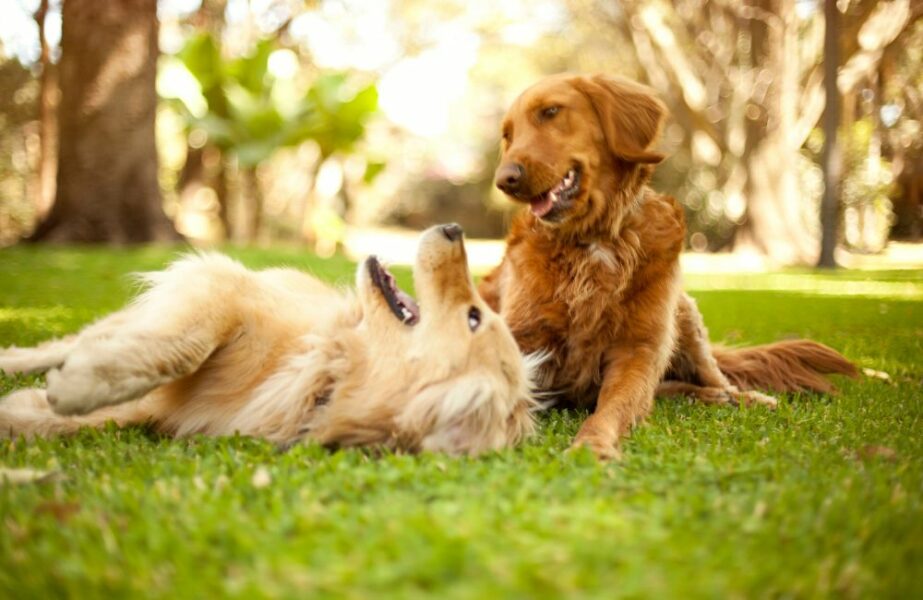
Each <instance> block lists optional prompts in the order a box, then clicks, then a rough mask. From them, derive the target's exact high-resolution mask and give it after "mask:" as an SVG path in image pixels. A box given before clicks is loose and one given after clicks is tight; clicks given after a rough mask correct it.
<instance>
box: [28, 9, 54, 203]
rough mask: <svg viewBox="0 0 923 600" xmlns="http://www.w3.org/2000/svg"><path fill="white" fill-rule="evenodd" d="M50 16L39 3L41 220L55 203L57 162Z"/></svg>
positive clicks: (38, 199)
mask: <svg viewBox="0 0 923 600" xmlns="http://www.w3.org/2000/svg"><path fill="white" fill-rule="evenodd" d="M47 16H48V0H41V2H39V6H38V10H37V11H36V12H35V23H36V24H37V25H38V37H39V47H40V48H41V54H40V55H39V64H40V65H41V68H42V72H41V75H39V106H38V111H39V118H38V120H39V157H38V168H37V169H36V178H37V183H38V185H36V186H35V189H36V195H35V199H34V202H35V214H36V217H37V218H38V220H42V219H44V218H45V217H47V216H48V211H50V210H51V205H52V203H53V202H54V193H55V187H54V186H55V171H56V169H57V166H58V163H57V158H58V140H57V133H58V132H57V112H56V111H57V103H58V79H57V73H56V71H55V66H54V64H53V63H52V62H51V49H50V48H49V47H48V41H47V39H46V36H45V31H46V28H45V19H46V17H47Z"/></svg>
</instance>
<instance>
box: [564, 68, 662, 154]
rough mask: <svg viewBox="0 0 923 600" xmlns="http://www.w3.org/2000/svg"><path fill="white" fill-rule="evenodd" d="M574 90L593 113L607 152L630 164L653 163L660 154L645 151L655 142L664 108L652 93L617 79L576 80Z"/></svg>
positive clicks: (591, 78)
mask: <svg viewBox="0 0 923 600" xmlns="http://www.w3.org/2000/svg"><path fill="white" fill-rule="evenodd" d="M573 85H574V87H576V88H577V89H578V90H579V91H580V92H582V93H583V94H584V95H585V96H586V97H587V98H588V99H589V100H590V103H591V104H592V105H593V108H594V109H595V110H596V116H597V117H598V118H599V123H600V125H601V126H602V129H603V133H604V134H605V136H606V144H607V145H608V146H609V151H610V152H611V153H612V154H613V155H615V156H617V157H618V158H620V159H622V160H624V161H626V162H630V163H644V164H656V163H659V162H660V161H662V160H663V159H664V155H663V154H661V153H659V152H653V151H651V150H648V148H649V147H650V146H651V144H653V143H654V142H655V141H656V140H657V136H658V135H659V134H660V127H661V125H662V124H663V121H664V118H665V117H666V116H667V107H666V105H664V103H663V102H661V101H660V100H659V99H658V98H657V97H656V96H655V95H654V91H653V90H651V89H650V88H647V87H645V86H643V85H640V84H638V83H635V82H633V81H629V80H627V79H622V78H617V77H607V76H605V75H593V76H591V77H578V78H576V79H574V81H573Z"/></svg>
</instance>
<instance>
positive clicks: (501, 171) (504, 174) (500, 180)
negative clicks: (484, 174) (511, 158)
mask: <svg viewBox="0 0 923 600" xmlns="http://www.w3.org/2000/svg"><path fill="white" fill-rule="evenodd" d="M525 172H526V170H525V169H523V168H522V165H520V164H519V163H506V164H505V165H500V168H498V169H497V174H496V177H495V178H494V183H495V184H496V185H497V187H498V188H500V189H501V190H502V191H504V192H506V193H507V194H515V193H516V192H518V191H519V186H520V184H521V183H522V178H523V175H525Z"/></svg>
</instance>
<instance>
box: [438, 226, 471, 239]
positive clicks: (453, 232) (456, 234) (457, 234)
mask: <svg viewBox="0 0 923 600" xmlns="http://www.w3.org/2000/svg"><path fill="white" fill-rule="evenodd" d="M442 233H443V235H445V236H446V237H447V238H448V239H449V241H450V242H457V241H458V240H460V239H461V238H462V234H463V233H465V230H464V229H462V228H461V225H459V224H458V223H449V224H448V225H443V226H442Z"/></svg>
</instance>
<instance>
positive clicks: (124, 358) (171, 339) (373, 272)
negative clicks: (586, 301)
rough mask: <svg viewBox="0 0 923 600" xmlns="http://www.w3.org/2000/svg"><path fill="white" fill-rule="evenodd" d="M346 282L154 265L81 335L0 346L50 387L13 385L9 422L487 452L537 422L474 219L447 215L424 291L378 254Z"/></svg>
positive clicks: (213, 259) (432, 234) (422, 253)
mask: <svg viewBox="0 0 923 600" xmlns="http://www.w3.org/2000/svg"><path fill="white" fill-rule="evenodd" d="M356 279H357V285H356V287H357V289H356V291H355V293H353V292H347V293H344V292H340V291H337V290H334V289H331V288H330V287H327V286H326V285H324V284H323V283H321V282H320V281H318V280H316V279H314V278H313V277H310V276H308V275H306V274H304V273H301V272H298V271H295V270H292V269H269V270H266V271H260V272H254V271H250V270H248V269H246V268H244V267H243V266H242V265H240V264H239V263H237V262H235V261H233V260H231V259H229V258H227V257H225V256H221V255H217V254H207V255H196V256H190V257H186V258H183V259H182V260H179V261H178V262H175V263H174V264H173V265H171V266H170V267H169V268H168V269H166V270H165V271H161V272H156V273H149V274H145V275H143V276H142V281H143V283H144V284H146V286H147V289H146V291H145V292H144V293H143V294H141V295H140V296H139V297H138V298H137V299H136V300H134V302H132V303H131V304H130V305H129V306H128V307H127V308H125V309H123V310H121V311H119V312H116V313H115V314H112V315H110V316H108V317H106V318H104V319H102V320H100V321H98V322H97V323H95V324H92V325H90V326H89V327H87V328H85V329H84V330H82V331H81V332H80V333H78V334H77V335H74V336H71V337H68V338H65V339H61V340H56V341H51V342H48V343H45V344H42V345H40V346H38V347H36V348H9V349H6V350H4V351H2V352H0V369H2V370H3V371H5V372H7V373H11V372H41V371H47V376H46V381H47V389H26V390H19V391H16V392H14V393H12V394H10V395H9V396H8V397H6V398H5V399H4V400H2V401H0V436H18V435H24V436H27V437H29V436H36V435H54V434H64V433H69V432H74V431H76V430H77V429H79V428H80V427H84V426H90V427H97V426H101V425H103V424H104V423H106V422H107V421H115V422H116V423H117V424H119V425H127V424H132V423H148V424H150V425H151V426H152V427H153V428H154V429H155V430H156V431H158V432H161V433H164V434H167V435H173V436H186V435H191V434H205V435H230V434H234V433H240V434H242V435H249V436H256V437H260V438H265V439H267V440H270V441H272V442H276V443H278V444H280V445H289V444H292V443H294V442H297V441H298V440H301V439H303V438H307V439H310V440H316V441H317V442H319V443H321V444H324V445H327V446H332V447H340V446H356V445H376V446H383V447H387V448H392V449H395V450H398V451H419V450H431V451H441V452H447V453H451V454H467V455H475V454H478V453H481V452H484V451H489V450H494V449H499V448H504V447H506V446H509V445H511V444H515V443H516V442H518V441H519V440H521V439H523V438H524V437H525V436H526V435H528V434H530V433H531V432H532V430H533V416H532V413H533V409H534V407H535V402H534V400H533V399H532V394H531V379H530V377H531V376H530V371H531V368H532V367H531V366H530V361H532V360H533V359H529V358H524V357H523V356H522V355H521V354H520V352H519V349H518V347H517V345H516V341H515V340H514V339H513V336H512V335H511V333H510V331H509V329H508V328H507V326H506V325H505V324H504V322H503V321H502V320H501V319H500V318H499V317H498V316H497V314H496V313H494V311H492V310H491V309H490V308H489V307H488V306H487V305H486V304H485V303H484V301H483V300H482V299H481V298H480V297H479V296H478V294H477V291H476V290H475V287H474V283H473V281H472V279H471V276H470V274H469V272H468V264H467V258H466V255H465V247H464V243H463V240H462V230H461V228H460V227H459V226H458V225H445V226H440V227H434V228H432V229H429V230H428V231H426V232H425V233H424V234H423V236H422V239H421V241H420V246H419V251H418V254H417V258H416V264H415V266H414V279H415V283H416V289H417V296H418V298H419V304H417V301H415V300H414V299H413V298H411V297H410V296H409V295H407V294H406V293H404V292H403V291H401V290H400V289H399V288H398V287H397V285H396V284H395V280H394V278H393V277H392V275H391V273H389V272H388V271H387V270H386V269H385V267H383V266H382V265H381V264H380V263H379V261H378V260H377V259H376V258H375V257H370V258H368V259H367V260H366V261H365V262H364V263H363V264H361V265H360V266H359V268H358V273H357V276H356Z"/></svg>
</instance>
